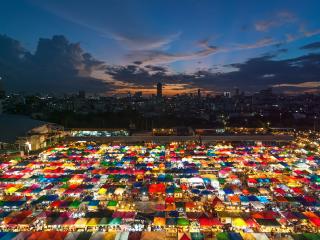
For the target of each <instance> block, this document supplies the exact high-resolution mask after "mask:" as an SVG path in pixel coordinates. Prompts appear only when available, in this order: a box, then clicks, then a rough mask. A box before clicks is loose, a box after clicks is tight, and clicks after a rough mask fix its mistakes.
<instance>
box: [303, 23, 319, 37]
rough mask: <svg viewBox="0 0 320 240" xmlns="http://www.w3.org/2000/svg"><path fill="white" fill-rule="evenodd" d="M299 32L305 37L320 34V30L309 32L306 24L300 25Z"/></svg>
mask: <svg viewBox="0 0 320 240" xmlns="http://www.w3.org/2000/svg"><path fill="white" fill-rule="evenodd" d="M299 31H300V33H302V34H303V36H305V37H312V36H315V35H318V34H320V28H318V29H314V30H307V29H306V27H305V25H304V24H301V25H300V27H299Z"/></svg>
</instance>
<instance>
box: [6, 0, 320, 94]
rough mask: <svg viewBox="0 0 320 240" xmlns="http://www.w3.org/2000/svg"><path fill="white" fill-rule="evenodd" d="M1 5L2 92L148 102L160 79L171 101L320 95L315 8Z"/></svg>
mask: <svg viewBox="0 0 320 240" xmlns="http://www.w3.org/2000/svg"><path fill="white" fill-rule="evenodd" d="M289 3H290V4H289ZM0 6H1V9H2V14H1V16H0V24H1V26H3V28H2V29H1V30H0V77H1V78H2V80H3V82H4V86H5V89H6V91H7V92H27V93H36V92H41V93H50V92H54V93H68V92H69V93H70V92H78V91H79V90H85V91H86V92H88V93H90V94H94V93H96V94H102V95H107V96H110V95H125V94H127V93H128V92H129V91H130V92H131V93H134V92H137V91H142V92H143V94H144V95H151V94H153V93H155V91H156V90H155V88H156V87H155V85H156V83H157V82H162V83H163V84H164V95H167V96H174V95H176V94H184V93H187V94H188V93H196V92H197V89H201V91H202V92H206V93H210V94H212V95H216V94H219V93H222V92H224V91H231V92H232V91H233V89H234V88H239V89H240V90H241V91H243V90H244V91H245V92H248V93H250V94H253V93H254V92H258V91H260V90H262V89H266V88H269V87H272V88H273V89H274V91H275V92H276V93H283V94H287V95H295V94H302V93H319V92H320V80H319V76H320V66H319V65H320V16H319V15H318V14H317V10H316V9H318V8H319V7H320V3H319V2H318V1H309V2H308V6H307V5H306V4H304V3H301V2H298V1H294V2H293V1H282V2H279V1H268V2H264V3H261V2H260V3H257V2H255V1H250V0H248V1H242V2H241V3H239V2H235V1H227V2H224V3H221V2H218V1H193V0H188V1H183V4H182V2H181V1H175V2H169V1H152V2H149V1H121V2H117V1H93V2H90V3H88V2H86V1H76V2H75V1H68V2H65V1H38V0H23V1H20V2H14V1H4V2H2V3H0ZM248 12H250V14H248ZM8 19H9V21H8ZM22 21H23V24H22ZM24 26H26V27H24ZM30 29H32V31H31V30H30Z"/></svg>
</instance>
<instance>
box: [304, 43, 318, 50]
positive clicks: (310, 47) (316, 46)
mask: <svg viewBox="0 0 320 240" xmlns="http://www.w3.org/2000/svg"><path fill="white" fill-rule="evenodd" d="M300 49H307V50H315V49H320V42H313V43H310V44H307V45H304V46H302V47H300Z"/></svg>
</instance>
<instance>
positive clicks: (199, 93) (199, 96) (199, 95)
mask: <svg viewBox="0 0 320 240" xmlns="http://www.w3.org/2000/svg"><path fill="white" fill-rule="evenodd" d="M198 98H201V89H200V88H199V89H198Z"/></svg>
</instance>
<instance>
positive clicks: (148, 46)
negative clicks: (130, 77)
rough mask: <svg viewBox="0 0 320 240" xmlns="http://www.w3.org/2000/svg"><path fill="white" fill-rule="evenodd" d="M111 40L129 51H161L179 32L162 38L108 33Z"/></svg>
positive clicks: (176, 37) (177, 36)
mask: <svg viewBox="0 0 320 240" xmlns="http://www.w3.org/2000/svg"><path fill="white" fill-rule="evenodd" d="M110 35H111V36H112V38H113V39H114V40H116V41H118V42H119V43H120V44H121V45H123V46H125V47H126V48H127V49H129V50H134V51H140V50H153V49H161V48H163V47H166V46H168V45H169V44H170V43H171V42H173V41H175V40H176V39H178V38H179V36H180V35H181V32H178V33H174V34H171V35H168V36H164V37H145V36H144V37H143V36H128V35H124V34H119V33H110Z"/></svg>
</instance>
